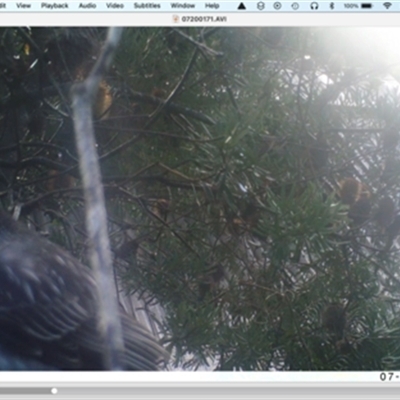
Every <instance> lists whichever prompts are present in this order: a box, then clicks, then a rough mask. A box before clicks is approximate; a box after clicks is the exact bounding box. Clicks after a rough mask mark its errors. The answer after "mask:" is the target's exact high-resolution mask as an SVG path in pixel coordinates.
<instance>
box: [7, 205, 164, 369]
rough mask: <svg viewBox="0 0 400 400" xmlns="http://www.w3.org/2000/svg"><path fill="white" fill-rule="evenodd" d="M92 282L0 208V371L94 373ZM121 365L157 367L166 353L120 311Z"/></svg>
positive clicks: (97, 349)
mask: <svg viewBox="0 0 400 400" xmlns="http://www.w3.org/2000/svg"><path fill="white" fill-rule="evenodd" d="M97 304H98V303H97V291H96V281H95V279H94V277H93V275H92V272H91V271H90V269H89V268H87V267H86V266H84V265H83V264H81V263H80V262H79V261H78V260H77V259H75V258H74V257H72V256H71V255H70V254H69V253H67V252H66V251H65V250H63V249H62V248H61V247H59V246H57V245H56V244H53V243H51V242H49V241H48V240H46V239H44V238H42V237H40V236H39V235H38V234H36V233H35V232H32V231H31V230H28V229H27V228H25V227H23V226H21V225H20V224H18V223H17V222H15V221H14V220H13V219H12V218H11V217H10V216H9V215H8V214H6V213H4V212H1V211H0V369H3V370H4V369H6V370H32V369H34V370H51V369H58V370H59V369H61V370H101V369H103V368H102V362H103V352H104V348H105V347H104V346H105V344H104V343H103V341H102V339H101V337H100V334H99V332H98V328H97V327H98V320H99V318H98V305H97ZM120 318H121V325H122V331H123V339H124V346H125V352H124V357H123V360H124V368H125V369H127V370H142V371H147V370H157V369H158V368H159V365H160V363H162V362H163V361H165V359H166V356H167V353H166V351H165V350H164V349H163V347H161V346H160V345H159V343H158V342H157V340H156V339H155V338H154V336H153V335H152V334H151V333H150V332H149V331H148V330H147V329H146V328H144V327H143V326H142V325H140V324H139V323H138V322H137V321H136V320H134V319H133V318H132V317H131V316H130V315H128V314H127V313H125V312H124V310H123V309H122V307H121V309H120Z"/></svg>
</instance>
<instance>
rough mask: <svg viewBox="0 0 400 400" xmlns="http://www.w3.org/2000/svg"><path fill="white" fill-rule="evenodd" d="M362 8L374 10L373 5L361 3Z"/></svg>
mask: <svg viewBox="0 0 400 400" xmlns="http://www.w3.org/2000/svg"><path fill="white" fill-rule="evenodd" d="M361 8H372V3H361Z"/></svg>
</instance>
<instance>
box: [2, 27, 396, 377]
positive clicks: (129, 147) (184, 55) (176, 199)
mask: <svg viewBox="0 0 400 400" xmlns="http://www.w3.org/2000/svg"><path fill="white" fill-rule="evenodd" d="M398 33H399V31H398V30H395V29H392V30H387V29H378V28H376V29H355V28H299V27H298V28H294V27H293V28H284V27H247V28H227V27H226V28H218V27H191V28H187V27H180V26H179V27H164V28H125V29H124V31H123V35H122V38H121V41H120V43H119V46H118V48H117V51H116V54H115V57H114V60H113V62H112V66H111V68H110V69H109V70H108V72H107V73H106V74H105V75H104V76H103V78H102V80H101V82H100V85H99V90H98V93H97V95H96V97H95V99H93V123H94V130H95V137H96V149H97V152H98V157H99V163H100V166H101V173H102V182H103V186H104V193H105V200H106V207H107V222H108V233H109V238H110V242H111V251H112V257H113V260H112V261H113V268H114V280H115V285H116V287H117V290H118V295H119V298H118V301H119V308H120V311H119V312H120V318H121V321H122V331H123V338H124V342H125V352H124V357H123V359H124V368H126V369H129V370H131V369H132V370H142V371H144V370H156V369H158V370H164V371H182V370H183V371H367V370H396V369H397V370H399V369H400V361H399V360H400V308H399V302H400V295H399V294H400V276H399V267H398V266H399V263H400V253H399V242H398V238H399V234H400V214H399V206H400V205H399V199H400V197H399V193H400V180H399V170H400V155H399V151H398V145H399V141H400V128H399V127H400V114H399V107H400V91H399V82H400V64H399V61H400V60H399V58H398V50H393V49H394V47H393V46H391V43H393V38H395V37H396V35H398ZM106 34H107V29H105V28H94V27H91V28H84V27H75V28H65V27H62V28H61V27H60V28H48V27H43V28H34V27H32V28H27V27H13V28H4V27H3V28H1V29H0V38H1V41H0V60H1V61H0V62H1V72H0V76H1V79H0V98H1V100H0V101H1V106H0V201H1V207H0V208H1V209H2V214H0V222H1V228H0V332H1V333H0V356H1V357H0V359H1V360H2V361H1V362H0V368H1V369H3V370H14V369H18V370H99V369H103V367H102V363H101V357H102V352H103V350H104V346H106V345H107V344H104V343H103V342H102V341H101V340H100V338H99V334H98V331H97V328H96V327H97V324H98V319H99V315H98V314H96V312H95V311H94V310H95V308H93V307H95V305H96V301H97V299H96V295H95V294H94V288H95V285H96V283H95V280H94V278H93V273H92V272H91V271H90V268H89V267H88V266H89V264H90V262H89V258H88V240H87V235H86V228H85V207H84V197H83V191H82V180H81V175H80V171H79V162H78V155H77V150H76V145H75V135H74V125H73V114H72V108H71V96H70V93H71V89H72V87H73V85H74V84H76V83H78V82H82V81H83V80H84V79H85V78H86V77H87V76H88V74H89V73H90V71H91V70H92V68H93V66H94V64H95V62H96V60H97V59H98V57H99V54H100V52H101V49H102V46H103V43H104V40H105V38H106ZM396 57H397V58H396ZM88 118H91V116H90V115H88ZM11 215H13V216H14V219H15V218H16V219H18V220H19V221H18V223H16V222H15V221H13V220H12V219H11Z"/></svg>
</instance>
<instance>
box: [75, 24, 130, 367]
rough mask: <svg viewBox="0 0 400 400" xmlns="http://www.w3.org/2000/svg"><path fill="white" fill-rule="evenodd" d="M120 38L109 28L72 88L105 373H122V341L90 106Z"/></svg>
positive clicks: (120, 32) (117, 33)
mask: <svg viewBox="0 0 400 400" xmlns="http://www.w3.org/2000/svg"><path fill="white" fill-rule="evenodd" d="M121 34H122V29H121V28H110V29H109V31H108V36H107V40H106V43H105V45H104V48H103V51H102V53H101V54H100V57H99V59H98V61H97V63H96V64H95V65H94V67H93V70H92V71H91V73H90V74H89V76H88V77H87V79H86V80H85V81H84V82H82V83H79V84H77V85H75V86H74V87H73V88H72V94H73V112H74V126H75V133H76V141H77V148H78V153H79V160H80V161H79V162H80V171H81V175H82V180H83V186H84V193H85V203H86V225H87V230H88V236H89V238H90V242H91V245H92V249H91V257H90V259H91V266H92V268H93V270H94V273H95V276H96V279H97V282H98V285H97V287H98V296H99V301H100V304H99V307H100V316H101V318H100V331H101V334H102V336H103V338H104V340H105V342H106V343H107V344H108V346H106V347H105V348H106V354H104V367H105V369H111V370H120V369H122V361H121V357H122V354H123V348H124V344H123V340H122V329H121V322H120V320H119V318H118V315H119V313H118V304H117V296H116V288H115V286H114V277H113V268H112V258H111V251H110V242H109V238H108V232H107V218H106V208H105V200H104V192H103V187H102V184H101V177H100V166H99V160H98V156H97V152H96V142H95V137H94V129H93V118H92V109H91V105H92V102H93V99H94V98H95V96H96V94H97V90H98V87H99V84H100V81H101V79H102V76H103V75H104V73H105V72H106V71H107V69H108V67H109V66H110V64H111V62H112V59H113V56H114V53H115V50H116V48H117V45H118V43H119V40H120V37H121Z"/></svg>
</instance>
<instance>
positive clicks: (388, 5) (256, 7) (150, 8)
mask: <svg viewBox="0 0 400 400" xmlns="http://www.w3.org/2000/svg"><path fill="white" fill-rule="evenodd" d="M2 12H80V13H81V12H176V13H179V12H185V13H186V12H196V13H198V12H213V13H215V12H224V13H227V12H229V13H231V12H242V13H243V12H252V13H254V12H257V13H262V12H268V13H281V12H285V13H286V12H290V13H298V12H311V13H313V12H324V13H326V12H358V13H359V12H375V13H376V12H383V13H390V12H400V1H393V2H383V1H381V2H376V1H374V2H348V1H347V2H346V1H296V0H294V1H244V2H240V1H236V2H234V1H215V2H214V1H210V2H199V1H168V2H166V1H149V2H147V1H143V2H142V1H135V2H132V1H59V0H58V1H29V2H28V1H7V2H1V1H0V13H2Z"/></svg>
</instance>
